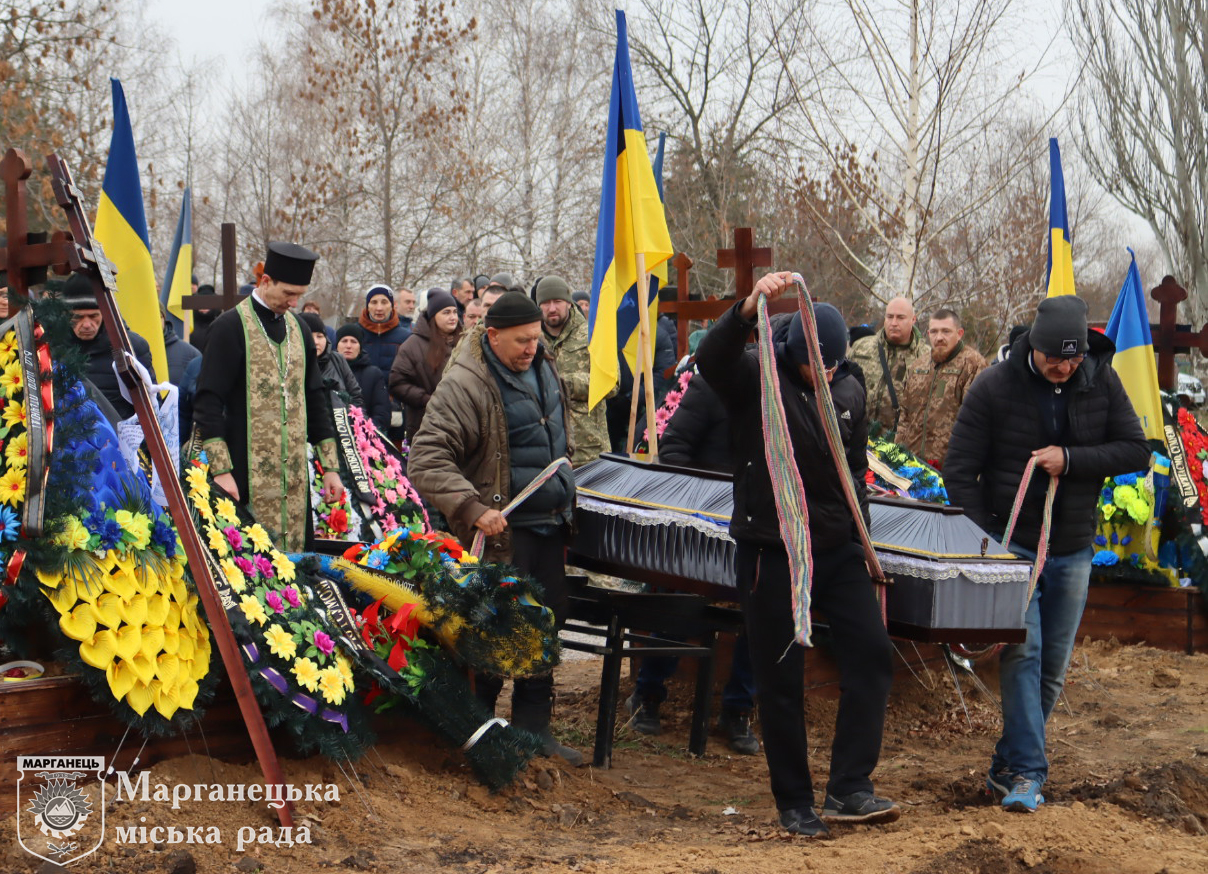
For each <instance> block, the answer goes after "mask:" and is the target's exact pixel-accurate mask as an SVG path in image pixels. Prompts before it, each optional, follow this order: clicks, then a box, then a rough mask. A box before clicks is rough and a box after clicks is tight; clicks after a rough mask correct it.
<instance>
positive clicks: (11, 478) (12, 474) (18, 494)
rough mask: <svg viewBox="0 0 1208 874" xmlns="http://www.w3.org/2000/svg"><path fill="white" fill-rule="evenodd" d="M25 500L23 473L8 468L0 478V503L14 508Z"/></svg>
mask: <svg viewBox="0 0 1208 874" xmlns="http://www.w3.org/2000/svg"><path fill="white" fill-rule="evenodd" d="M23 500H25V471H23V470H19V469H17V468H9V469H8V470H6V471H5V472H4V475H3V476H0V501H2V502H4V503H6V504H9V505H11V506H13V507H16V506H17V504H19V503H21V502H22V501H23Z"/></svg>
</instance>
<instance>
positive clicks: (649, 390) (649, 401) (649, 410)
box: [634, 252, 659, 461]
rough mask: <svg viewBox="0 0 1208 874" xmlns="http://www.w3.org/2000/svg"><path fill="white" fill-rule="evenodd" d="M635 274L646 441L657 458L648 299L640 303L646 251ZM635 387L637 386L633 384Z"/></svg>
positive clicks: (646, 278)
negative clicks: (637, 293)
mask: <svg viewBox="0 0 1208 874" xmlns="http://www.w3.org/2000/svg"><path fill="white" fill-rule="evenodd" d="M636 260H637V268H638V269H637V275H638V283H639V285H638V288H640V289H641V290H642V292H643V293H642V294H639V295H638V300H639V304H640V305H639V306H638V330H639V334H638V343H640V344H641V347H640V348H641V350H642V352H643V355H642V357H641V358H639V359H638V360H639V361H640V362H641V369H642V374H643V375H644V376H645V378H646V443H647V445H648V446H649V447H650V460H651V461H658V460H659V434H658V429H657V428H655V426H654V422H655V417H654V413H655V409H654V355H653V354H650V338H651V333H650V330H651V325H650V303H649V301H647V302H645V303H641V299H642V298H643V297H645V296H646V295H648V294H650V274H649V273H647V272H646V253H645V252H638V253H637V258H636ZM634 389H635V390H636V389H637V386H634Z"/></svg>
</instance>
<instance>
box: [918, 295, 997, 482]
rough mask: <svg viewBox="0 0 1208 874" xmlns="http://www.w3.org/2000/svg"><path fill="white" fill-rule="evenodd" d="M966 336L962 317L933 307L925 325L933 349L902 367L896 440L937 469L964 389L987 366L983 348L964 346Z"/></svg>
mask: <svg viewBox="0 0 1208 874" xmlns="http://www.w3.org/2000/svg"><path fill="white" fill-rule="evenodd" d="M964 336H965V331H964V329H963V328H962V327H961V320H960V316H958V315H957V314H956V313H955V312H953V311H952V310H949V309H938V310H936V311H935V312H934V313H933V314H932V316H931V322H930V323H929V324H928V326H927V339H928V340H930V341H931V351H930V352H929V353H926V354H922V355H919V357H917V358H915V359H914V360H913V361H912V362H910V364H909V365H908V366H907V368H906V385H905V389H904V391H903V392H902V398H901V401H902V416H901V420H900V421H899V423H898V435H897V438H898V442H899V443H901V444H902V445H903V446H905V447H906V448H907V449H909V450H910V451H911V452H913V453H914V454H915V455H917V456H918V457H919V458H921V459H923V460H924V461H926V462H928V463H929V464H931V465H933V466H935V467H936V468H942V467H943V465H944V456H945V455H947V454H948V438H949V437H951V436H952V426H953V425H954V424H956V414H957V412H958V411H959V410H960V408H961V403H962V402H963V401H964V400H965V392H966V391H967V390H968V388H969V386H970V385H972V384H973V379H974V377H976V376H977V375H978V374H979V373H981V371H982V368H984V367H985V366H986V359H984V358H982V356H981V353H979V352H978V351H977V350H976V349H974V348H973V347H971V346H966V345H965V343H964V339H963V338H964Z"/></svg>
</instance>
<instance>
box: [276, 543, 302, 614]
mask: <svg viewBox="0 0 1208 874" xmlns="http://www.w3.org/2000/svg"><path fill="white" fill-rule="evenodd" d="M273 567H275V568H276V569H277V576H278V577H280V578H281V579H282V580H283V581H284V582H287V583H289V582H292V581H293V579H294V577H295V576H297V575H298V572H297V570H295V569H294V563H293V562H292V561H290V560H289V557H288V556H287V555H285V554H283V553H280V552H276V551H274V552H273ZM291 603H292V602H291ZM294 606H295V607H297V606H298V605H297V604H294Z"/></svg>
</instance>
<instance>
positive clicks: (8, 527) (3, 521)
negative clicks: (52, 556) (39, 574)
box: [0, 506, 89, 549]
mask: <svg viewBox="0 0 1208 874" xmlns="http://www.w3.org/2000/svg"><path fill="white" fill-rule="evenodd" d="M70 518H71V519H72V521H73V522H75V524H76V527H77V528H78V529H81V530H83V532H84V545H85V546H87V545H88V536H89V535H88V529H87V528H84V526H83V525H81V524H80V523H79V520H77V519H75V518H74V517H70ZM20 533H21V517H20V516H18V515H17V514H16V513H15V512H14V511H13V510H10V509H9V508H8V507H4V506H0V540H16V539H17V535H18V534H20ZM75 543H76V541H75V540H74V539H73V540H72V541H71V542H69V543H68V547H69V548H71V549H83V548H84V547H83V546H76V545H75Z"/></svg>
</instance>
